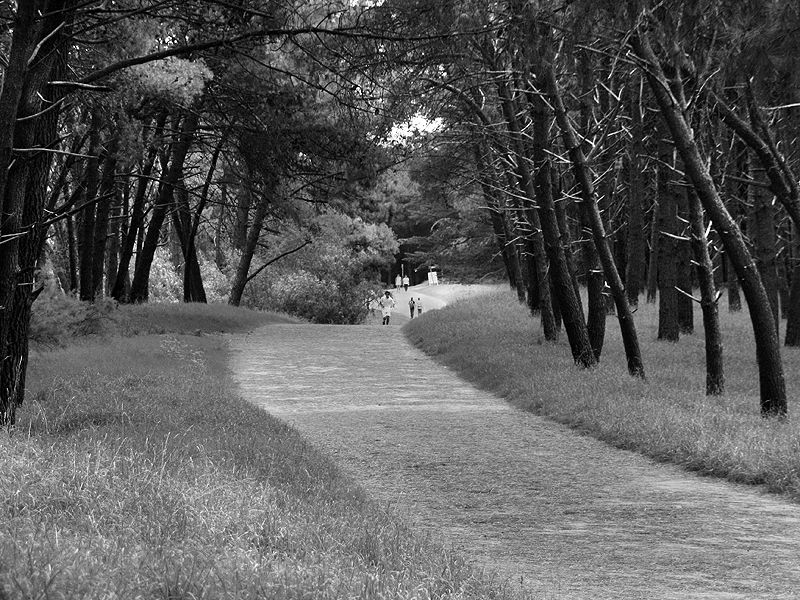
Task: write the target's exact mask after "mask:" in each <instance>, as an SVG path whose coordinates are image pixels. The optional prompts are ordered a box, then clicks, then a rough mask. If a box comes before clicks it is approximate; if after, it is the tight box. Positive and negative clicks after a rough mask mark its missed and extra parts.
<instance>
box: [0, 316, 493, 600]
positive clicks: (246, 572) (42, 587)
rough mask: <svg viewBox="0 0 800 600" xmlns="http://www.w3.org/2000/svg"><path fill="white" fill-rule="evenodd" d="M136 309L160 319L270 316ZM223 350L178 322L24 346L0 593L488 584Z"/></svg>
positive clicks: (2, 486)
mask: <svg viewBox="0 0 800 600" xmlns="http://www.w3.org/2000/svg"><path fill="white" fill-rule="evenodd" d="M138 310H141V311H142V315H143V316H142V319H143V320H146V321H148V322H152V323H158V322H160V321H163V323H164V325H163V326H164V327H168V326H169V327H174V326H175V325H176V323H179V322H181V323H182V324H181V325H180V327H187V326H188V327H191V328H194V327H195V325H194V323H195V321H193V320H192V318H189V316H187V314H194V315H195V316H197V315H200V316H201V317H203V318H205V319H207V320H206V321H204V322H205V323H208V322H209V320H208V319H210V322H212V323H215V324H214V325H213V327H217V326H218V323H217V322H216V321H215V320H214V319H216V318H219V319H223V320H233V321H236V322H235V323H233V325H234V327H232V328H233V329H238V330H246V329H247V328H249V327H251V326H252V324H253V323H254V322H259V323H260V322H261V320H262V319H267V320H268V319H269V318H270V317H269V316H266V315H261V316H259V317H258V318H257V319H256V318H255V317H253V315H244V316H241V318H240V319H239V316H237V315H235V314H234V313H230V312H228V309H227V308H220V307H208V308H206V309H199V307H190V308H187V307H180V306H174V307H173V308H172V309H171V310H172V311H174V312H173V313H172V315H171V314H170V309H168V308H163V307H158V308H157V309H156V313H157V315H156V316H154V317H153V318H152V319H149V317H148V315H147V311H148V309H147V308H146V307H139V309H138ZM162 310H163V311H164V312H163V313H162V312H160V311H162ZM198 310H199V312H197V311H198ZM205 310H208V311H210V313H209V314H205V313H204V312H203V311H205ZM217 310H220V311H221V312H222V313H224V314H223V316H219V315H218V314H216V313H215V311H217ZM179 313H180V315H182V316H179ZM197 318H198V319H199V318H200V317H197ZM237 319H239V320H238V321H237ZM253 319H255V321H254V320H253ZM189 322H192V324H191V325H188V323H189ZM226 323H228V324H230V323H229V322H227V321H226ZM158 326H159V327H161V326H162V325H158ZM224 352H225V340H224V339H223V338H222V337H220V336H211V335H208V336H206V335H202V336H198V335H179V334H167V335H141V336H135V337H99V338H98V337H96V338H90V339H86V340H85V341H84V342H82V343H79V344H70V345H67V346H63V347H55V348H53V347H50V348H49V349H46V350H37V351H34V352H33V354H32V357H31V366H30V370H29V394H28V397H27V400H26V402H25V404H24V405H23V406H22V407H21V409H20V411H19V413H18V424H17V428H16V430H14V431H13V432H2V431H0V455H2V457H3V458H2V464H3V468H2V469H0V598H112V597H113V598H122V599H125V598H131V599H133V598H155V599H158V598H162V599H165V600H166V599H170V600H172V599H190V598H191V599H198V598H214V599H217V598H278V599H284V598H285V599H292V598H298V599H299V598H303V599H306V598H309V599H323V598H324V599H328V598H330V599H334V598H337V599H338V598H497V597H505V593H504V592H503V590H502V589H501V587H500V586H499V585H496V584H492V583H491V582H490V581H489V580H488V578H484V577H483V576H482V575H480V574H478V573H476V571H475V570H473V569H472V568H471V566H469V565H467V564H466V563H465V561H464V560H463V559H462V558H460V557H459V556H457V555H454V554H452V553H450V552H448V551H447V550H446V549H443V548H441V547H439V546H436V545H435V544H433V543H432V542H431V541H430V540H429V539H427V538H423V537H420V536H418V535H417V534H415V533H414V532H412V531H411V530H410V529H409V528H408V527H407V525H406V524H405V523H404V522H403V521H402V520H401V519H399V518H397V516H396V515H395V514H394V513H392V512H391V511H390V510H389V509H387V508H385V507H382V506H379V505H377V504H375V503H373V502H371V501H370V500H369V499H368V498H366V497H365V495H364V493H363V492H362V491H361V490H360V489H359V488H357V487H356V486H354V485H353V483H352V482H351V481H350V480H348V479H347V478H346V477H344V476H342V475H341V474H340V473H339V472H338V471H337V470H336V468H335V467H334V465H333V464H332V462H330V461H329V460H328V459H327V458H326V457H324V456H322V455H321V454H319V453H318V452H317V451H315V450H314V449H313V448H312V447H310V446H309V445H308V444H307V443H306V442H305V441H304V440H303V439H302V438H301V437H300V436H299V435H298V434H297V433H296V432H295V431H294V430H293V429H291V428H290V427H288V426H287V425H285V424H284V423H282V422H281V421H279V420H277V419H275V418H273V417H271V416H270V415H268V414H267V413H265V412H264V411H262V410H261V409H258V408H257V407H255V406H253V405H251V404H249V403H247V402H246V401H244V400H242V399H241V398H240V397H238V396H237V395H236V394H235V392H234V391H233V390H234V384H233V383H232V382H231V381H230V379H229V378H228V375H227V373H226V372H225V371H224V364H225V363H224V360H220V358H219V356H220V355H222V354H223V353H224Z"/></svg>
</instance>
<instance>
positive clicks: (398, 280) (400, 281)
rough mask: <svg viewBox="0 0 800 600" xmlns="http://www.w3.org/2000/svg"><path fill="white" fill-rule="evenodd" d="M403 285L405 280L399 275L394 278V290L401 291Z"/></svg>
mask: <svg viewBox="0 0 800 600" xmlns="http://www.w3.org/2000/svg"><path fill="white" fill-rule="evenodd" d="M401 285H403V279H402V278H401V277H400V275H398V276H397V277H395V278H394V289H396V290H397V291H400V286H401Z"/></svg>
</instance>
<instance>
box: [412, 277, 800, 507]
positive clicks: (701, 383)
mask: <svg viewBox="0 0 800 600" xmlns="http://www.w3.org/2000/svg"><path fill="white" fill-rule="evenodd" d="M695 312H696V314H695V328H696V332H695V333H694V334H693V335H689V336H684V337H682V339H681V341H680V342H678V343H668V342H659V341H657V340H656V331H657V324H658V321H657V319H658V314H657V309H656V307H655V305H646V304H644V303H642V304H640V309H639V311H638V312H637V313H636V315H635V318H636V323H637V328H638V333H639V340H640V344H641V347H642V354H643V358H644V364H645V369H646V371H647V377H648V381H647V382H646V383H645V382H642V381H638V380H634V379H632V378H631V377H630V376H629V375H628V374H627V370H626V366H625V357H624V352H623V349H622V343H621V339H620V336H619V328H618V325H617V321H616V317H615V316H612V315H609V320H608V326H607V334H606V343H605V348H604V351H603V356H602V360H601V365H600V366H599V367H598V368H596V369H592V370H588V371H586V370H580V369H578V368H577V367H575V366H574V364H573V363H572V360H571V355H570V352H569V347H568V345H567V342H566V339H565V337H566V336H565V334H563V332H562V334H561V338H562V339H561V340H559V342H557V343H556V344H551V343H547V342H544V341H543V338H542V335H541V328H540V326H539V324H538V319H532V318H531V317H530V316H529V314H528V312H527V310H526V308H525V307H523V306H520V305H519V304H518V303H517V302H516V297H515V296H514V295H513V294H512V293H510V292H507V291H502V292H498V293H494V294H489V295H485V296H478V297H475V298H472V299H469V300H465V301H461V302H457V303H455V304H453V305H451V306H448V307H446V308H445V309H443V310H440V311H436V312H435V313H430V314H428V315H423V318H422V319H419V320H417V319H415V320H413V321H411V322H410V323H409V324H408V325H407V326H406V329H405V332H406V334H407V335H408V337H409V338H410V339H411V340H412V342H413V343H415V344H416V345H417V346H419V347H420V348H422V349H423V350H424V351H425V352H427V353H428V354H431V355H432V356H434V357H435V358H436V359H437V360H438V361H440V362H442V363H444V364H446V365H448V366H450V367H451V368H453V369H455V370H456V371H458V372H459V373H460V374H461V375H462V376H463V377H464V378H465V379H467V380H469V381H471V382H473V383H475V384H476V385H478V386H480V387H482V388H484V389H487V390H490V391H493V392H495V393H497V394H498V395H500V396H503V397H505V398H507V399H508V400H509V401H510V402H511V403H513V404H514V405H516V406H518V407H520V408H523V409H525V410H530V411H533V412H535V413H538V414H541V415H544V416H547V417H550V418H552V419H554V420H556V421H558V422H560V423H564V424H567V425H569V426H571V427H574V428H575V429H577V430H579V431H581V432H584V433H586V434H588V435H592V436H595V437H597V438H599V439H601V440H604V441H606V442H608V443H610V444H613V445H615V446H617V447H620V448H625V449H629V450H634V451H637V452H640V453H642V454H645V455H647V456H650V457H652V458H655V459H657V460H659V461H664V462H672V463H676V464H679V465H682V466H684V467H686V468H687V469H691V470H694V471H698V472H701V473H705V474H708V475H713V476H717V477H723V478H727V479H729V480H731V481H736V482H742V483H748V484H763V485H765V486H766V487H767V488H768V489H769V490H771V491H774V492H778V493H781V494H785V495H787V496H789V497H791V498H793V499H794V500H799V499H800V419H798V418H797V416H796V411H798V410H800V404H798V402H797V400H796V399H797V397H798V393H799V392H800V351H799V350H797V349H791V348H785V349H784V350H783V355H784V357H783V358H784V368H785V372H786V379H787V391H788V397H789V415H790V417H789V418H788V419H785V420H782V421H780V420H775V419H763V418H761V417H760V413H759V402H758V372H757V368H756V364H755V351H754V344H753V335H752V327H751V326H750V323H749V320H748V317H747V313H746V311H745V312H742V313H734V314H730V313H728V312H727V310H725V309H724V308H723V310H722V311H721V321H722V328H723V336H724V337H723V342H724V348H725V373H726V393H725V395H724V396H722V397H706V396H705V354H704V352H705V351H704V344H703V332H702V322H701V319H700V314H699V311H695Z"/></svg>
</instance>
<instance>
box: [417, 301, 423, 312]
mask: <svg viewBox="0 0 800 600" xmlns="http://www.w3.org/2000/svg"><path fill="white" fill-rule="evenodd" d="M421 314H422V298H417V316H420V315H421Z"/></svg>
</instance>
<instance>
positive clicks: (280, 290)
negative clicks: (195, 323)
mask: <svg viewBox="0 0 800 600" xmlns="http://www.w3.org/2000/svg"><path fill="white" fill-rule="evenodd" d="M373 287H374V284H370V283H368V282H360V283H356V284H354V285H351V286H343V285H341V284H339V283H338V282H336V281H332V280H328V279H323V278H321V277H319V276H317V275H314V274H313V273H310V272H308V271H304V270H301V271H297V272H295V273H289V274H286V275H284V276H283V277H280V278H277V279H275V280H274V281H272V282H271V283H270V284H269V285H268V286H267V287H266V289H264V290H262V291H260V293H259V295H258V297H256V298H253V299H252V300H251V302H253V303H255V304H256V305H257V306H258V308H261V309H267V308H268V309H269V310H275V311H280V312H285V313H288V314H290V315H295V316H297V317H301V318H303V319H306V320H308V321H311V322H313V323H343V324H356V323H362V322H363V321H364V319H365V318H366V316H367V314H369V309H368V307H367V303H366V302H365V299H366V298H368V297H369V296H370V293H371V289H372V288H373Z"/></svg>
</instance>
